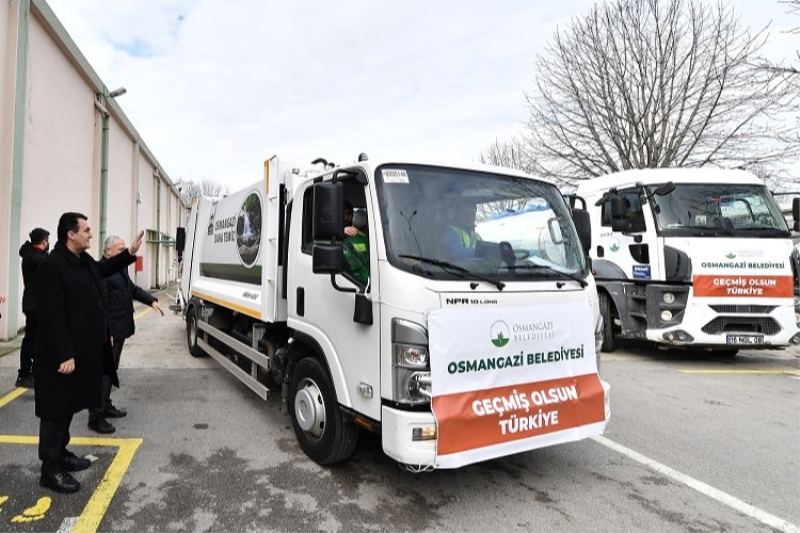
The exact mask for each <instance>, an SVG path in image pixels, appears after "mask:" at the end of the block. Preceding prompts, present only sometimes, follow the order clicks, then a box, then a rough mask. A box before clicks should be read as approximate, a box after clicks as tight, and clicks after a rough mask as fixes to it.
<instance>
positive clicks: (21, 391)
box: [0, 387, 28, 407]
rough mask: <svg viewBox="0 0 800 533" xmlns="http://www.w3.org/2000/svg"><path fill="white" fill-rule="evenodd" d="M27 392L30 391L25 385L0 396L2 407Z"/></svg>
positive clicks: (0, 405)
mask: <svg viewBox="0 0 800 533" xmlns="http://www.w3.org/2000/svg"><path fill="white" fill-rule="evenodd" d="M26 392H28V389H26V388H25V387H17V388H16V389H14V390H12V391H11V392H9V393H8V394H6V395H5V396H3V397H2V398H0V407H3V406H4V405H6V404H9V403H11V402H13V401H14V400H16V399H17V398H19V397H20V396H22V395H23V394H25V393H26Z"/></svg>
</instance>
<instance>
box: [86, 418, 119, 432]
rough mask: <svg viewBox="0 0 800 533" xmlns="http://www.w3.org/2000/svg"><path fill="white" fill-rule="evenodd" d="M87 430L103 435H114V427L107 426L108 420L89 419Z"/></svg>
mask: <svg viewBox="0 0 800 533" xmlns="http://www.w3.org/2000/svg"><path fill="white" fill-rule="evenodd" d="M89 429H91V430H92V431H96V432H97V433H103V434H108V433H114V431H116V429H115V428H114V426H112V425H111V424H109V422H108V420H106V419H105V418H90V419H89Z"/></svg>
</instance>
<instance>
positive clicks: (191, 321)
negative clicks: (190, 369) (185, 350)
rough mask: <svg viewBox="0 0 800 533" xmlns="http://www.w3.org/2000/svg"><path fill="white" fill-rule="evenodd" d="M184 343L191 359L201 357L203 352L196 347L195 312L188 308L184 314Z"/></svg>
mask: <svg viewBox="0 0 800 533" xmlns="http://www.w3.org/2000/svg"><path fill="white" fill-rule="evenodd" d="M186 343H187V344H188V345H189V353H190V354H191V356H192V357H202V356H203V355H204V354H203V350H201V349H200V347H199V346H198V345H197V311H196V310H195V308H194V307H190V308H189V310H188V311H187V312H186Z"/></svg>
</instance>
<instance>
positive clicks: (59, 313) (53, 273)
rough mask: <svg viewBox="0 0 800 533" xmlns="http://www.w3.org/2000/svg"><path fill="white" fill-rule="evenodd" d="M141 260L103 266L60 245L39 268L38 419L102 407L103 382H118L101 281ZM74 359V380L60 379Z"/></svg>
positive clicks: (126, 256) (123, 256)
mask: <svg viewBox="0 0 800 533" xmlns="http://www.w3.org/2000/svg"><path fill="white" fill-rule="evenodd" d="M135 260H136V258H135V257H134V256H133V255H131V254H130V253H129V252H128V250H125V251H123V252H122V253H120V254H119V255H117V256H115V257H114V258H112V259H111V260H109V261H106V262H104V263H100V262H98V261H95V260H94V258H92V256H90V255H89V254H88V253H86V252H82V253H81V254H80V255H76V254H74V253H72V252H71V251H70V250H69V248H67V246H66V244H64V243H62V242H58V243H56V245H55V246H54V247H53V252H52V253H51V254H50V255H49V256H48V257H47V260H46V261H45V262H44V263H42V265H41V266H39V269H38V272H37V273H36V281H35V284H34V294H35V297H36V316H37V318H38V320H39V332H38V337H37V339H36V365H34V377H35V380H36V394H35V402H36V416H38V417H40V418H46V419H58V418H66V417H68V416H70V415H72V414H74V413H77V412H78V411H80V410H82V409H85V408H87V407H91V406H98V405H102V403H101V402H102V376H103V373H104V372H105V373H107V374H109V375H111V376H112V381H113V382H115V384H116V382H117V379H116V373H115V372H114V362H113V356H112V354H111V344H110V337H109V333H108V316H107V313H106V302H105V300H104V298H103V291H102V282H101V278H102V277H104V276H109V275H111V274H113V273H114V272H117V271H119V270H121V269H123V268H125V267H126V266H128V265H129V264H131V263H133V262H134V261H135ZM69 359H75V370H74V372H72V373H71V374H60V373H59V372H58V367H59V366H60V365H61V363H63V362H64V361H67V360H69Z"/></svg>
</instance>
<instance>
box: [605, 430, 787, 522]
mask: <svg viewBox="0 0 800 533" xmlns="http://www.w3.org/2000/svg"><path fill="white" fill-rule="evenodd" d="M590 438H591V439H592V440H593V441H595V442H597V443H598V444H602V445H603V446H605V447H607V448H610V449H612V450H614V451H615V452H617V453H620V454H622V455H624V456H625V457H627V458H629V459H633V460H634V461H636V462H638V463H641V464H643V465H645V466H647V467H649V468H652V469H653V470H655V471H656V472H659V473H660V474H663V475H665V476H667V477H669V478H672V479H674V480H675V481H678V482H679V483H683V484H684V485H686V486H688V487H689V488H692V489H694V490H696V491H697V492H699V493H701V494H703V495H705V496H708V497H709V498H712V499H714V500H717V501H718V502H720V503H722V504H724V505H727V506H728V507H730V508H732V509H733V510H735V511H738V512H740V513H742V514H745V515H747V516H750V517H752V518H755V519H756V520H758V521H759V522H761V523H762V524H765V525H767V526H770V527H772V528H774V529H777V530H778V531H782V532H784V533H800V527H798V526H796V525H795V524H792V523H791V522H788V521H786V520H784V519H783V518H779V517H777V516H775V515H772V514H769V513H768V512H766V511H762V510H761V509H759V508H757V507H754V506H752V505H750V504H749V503H747V502H744V501H742V500H740V499H739V498H736V497H735V496H731V495H730V494H728V493H727V492H723V491H721V490H719V489H716V488H714V487H712V486H711V485H707V484H706V483H703V482H702V481H700V480H698V479H695V478H693V477H691V476H687V475H686V474H683V473H681V472H678V471H677V470H675V469H673V468H670V467H668V466H667V465H664V464H661V463H659V462H658V461H656V460H655V459H650V458H649V457H646V456H644V455H642V454H640V453H639V452H635V451H633V450H631V449H630V448H626V447H625V446H623V445H621V444H618V443H616V442H614V441H613V440H610V439H607V438H606V437H590Z"/></svg>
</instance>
